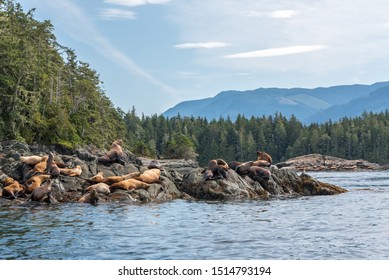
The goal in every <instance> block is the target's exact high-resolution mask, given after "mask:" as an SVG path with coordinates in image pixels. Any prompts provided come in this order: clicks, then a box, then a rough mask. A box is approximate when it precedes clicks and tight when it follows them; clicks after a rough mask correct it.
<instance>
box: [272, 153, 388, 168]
mask: <svg viewBox="0 0 389 280" xmlns="http://www.w3.org/2000/svg"><path fill="white" fill-rule="evenodd" d="M276 166H277V167H279V168H285V167H287V168H290V169H293V170H297V171H366V170H385V169H389V166H388V165H380V164H378V163H371V162H368V161H366V160H362V159H356V160H347V159H342V158H337V157H332V156H326V155H321V154H309V155H304V156H299V157H295V158H291V159H289V160H287V161H285V162H280V163H277V164H276Z"/></svg>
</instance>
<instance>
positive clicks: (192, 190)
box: [0, 141, 345, 205]
mask: <svg viewBox="0 0 389 280" xmlns="http://www.w3.org/2000/svg"><path fill="white" fill-rule="evenodd" d="M50 151H54V153H55V161H56V162H59V163H61V164H63V165H65V166H66V167H69V168H72V167H75V166H76V165H80V166H81V168H82V174H81V175H80V176H75V177H70V176H66V175H59V176H58V177H56V178H52V180H53V184H52V192H51V196H52V197H53V198H54V199H55V200H56V201H58V202H76V201H78V200H79V199H80V198H81V197H82V195H83V194H84V192H85V190H86V188H87V187H88V186H90V185H91V183H90V181H89V180H88V179H90V178H91V177H93V176H95V175H96V174H98V173H99V172H101V173H102V175H103V177H104V178H106V177H110V176H121V175H125V174H130V173H132V172H140V173H143V172H144V171H145V170H147V169H148V165H149V164H150V162H151V159H147V158H136V157H135V156H134V155H132V154H131V153H127V154H129V156H128V158H127V160H126V163H125V164H119V163H113V164H111V165H103V164H98V163H97V158H98V155H99V154H102V153H99V152H97V151H90V150H87V149H82V150H71V151H70V150H69V151H65V152H66V153H63V154H60V153H59V152H58V151H57V150H55V147H39V146H28V145H25V144H23V143H19V142H16V141H5V142H2V143H1V144H0V194H1V187H2V184H1V182H2V181H3V179H4V178H6V177H12V178H14V179H15V180H17V181H19V182H20V183H22V184H23V183H25V182H26V180H27V179H28V178H26V174H27V173H28V171H29V170H30V169H31V167H29V166H28V165H27V164H24V163H21V162H20V157H21V156H31V155H40V156H43V155H47V153H48V152H50ZM61 152H64V151H63V150H61ZM159 163H160V164H161V166H162V172H161V175H160V178H159V180H158V182H155V183H152V184H149V185H148V186H147V187H144V188H143V187H142V188H137V189H133V190H129V191H127V190H114V191H112V192H111V193H109V192H108V193H107V194H100V193H99V194H98V196H99V197H98V198H99V201H100V202H104V201H106V202H109V201H125V202H129V203H139V202H151V201H156V202H160V201H168V200H172V199H178V198H183V199H202V200H235V199H238V200H243V199H268V198H270V197H280V196H298V195H323V194H338V193H342V192H344V191H345V190H344V189H342V188H339V187H336V186H333V185H329V184H326V183H321V182H318V181H317V180H315V179H314V178H312V177H310V176H308V175H305V174H303V175H300V176H298V175H297V173H296V172H295V171H293V170H290V169H278V168H277V167H275V166H273V167H271V168H269V170H270V171H271V174H272V175H271V178H270V179H269V180H265V179H260V178H259V179H258V181H254V180H252V179H251V178H249V177H248V176H246V177H244V176H240V175H238V174H237V173H236V172H235V171H233V170H232V169H230V170H228V171H227V176H228V177H227V178H225V179H217V180H205V179H204V176H203V174H202V171H203V169H202V168H199V166H198V164H197V162H194V161H187V160H159ZM27 198H28V195H24V196H21V197H19V198H17V199H15V200H9V199H5V198H0V205H4V204H14V203H24V201H26V200H27Z"/></svg>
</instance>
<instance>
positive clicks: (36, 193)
mask: <svg viewBox="0 0 389 280" xmlns="http://www.w3.org/2000/svg"><path fill="white" fill-rule="evenodd" d="M52 183H53V181H52V180H51V179H48V180H46V181H45V182H44V183H43V184H42V185H40V186H39V187H37V188H36V189H34V190H33V191H32V193H31V196H30V197H29V198H28V200H27V201H30V200H32V201H42V200H43V199H45V198H48V199H49V201H51V197H50V192H51V185H52Z"/></svg>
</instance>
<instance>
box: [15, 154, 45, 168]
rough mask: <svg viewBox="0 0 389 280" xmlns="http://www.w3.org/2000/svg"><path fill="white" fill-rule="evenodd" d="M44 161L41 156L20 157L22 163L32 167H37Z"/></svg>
mask: <svg viewBox="0 0 389 280" xmlns="http://www.w3.org/2000/svg"><path fill="white" fill-rule="evenodd" d="M41 161H42V157H41V156H22V157H20V162H21V163H25V164H28V165H31V166H35V165H36V164H38V163H40V162H41Z"/></svg>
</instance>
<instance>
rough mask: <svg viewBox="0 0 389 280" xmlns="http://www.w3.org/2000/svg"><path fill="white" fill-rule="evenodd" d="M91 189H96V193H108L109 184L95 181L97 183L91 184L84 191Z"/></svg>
mask: <svg viewBox="0 0 389 280" xmlns="http://www.w3.org/2000/svg"><path fill="white" fill-rule="evenodd" d="M92 190H96V191H97V192H98V193H102V194H110V193H111V191H110V189H109V185H107V184H106V183H97V184H94V185H91V186H89V187H87V188H86V189H85V190H84V193H86V192H91V191H92Z"/></svg>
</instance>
